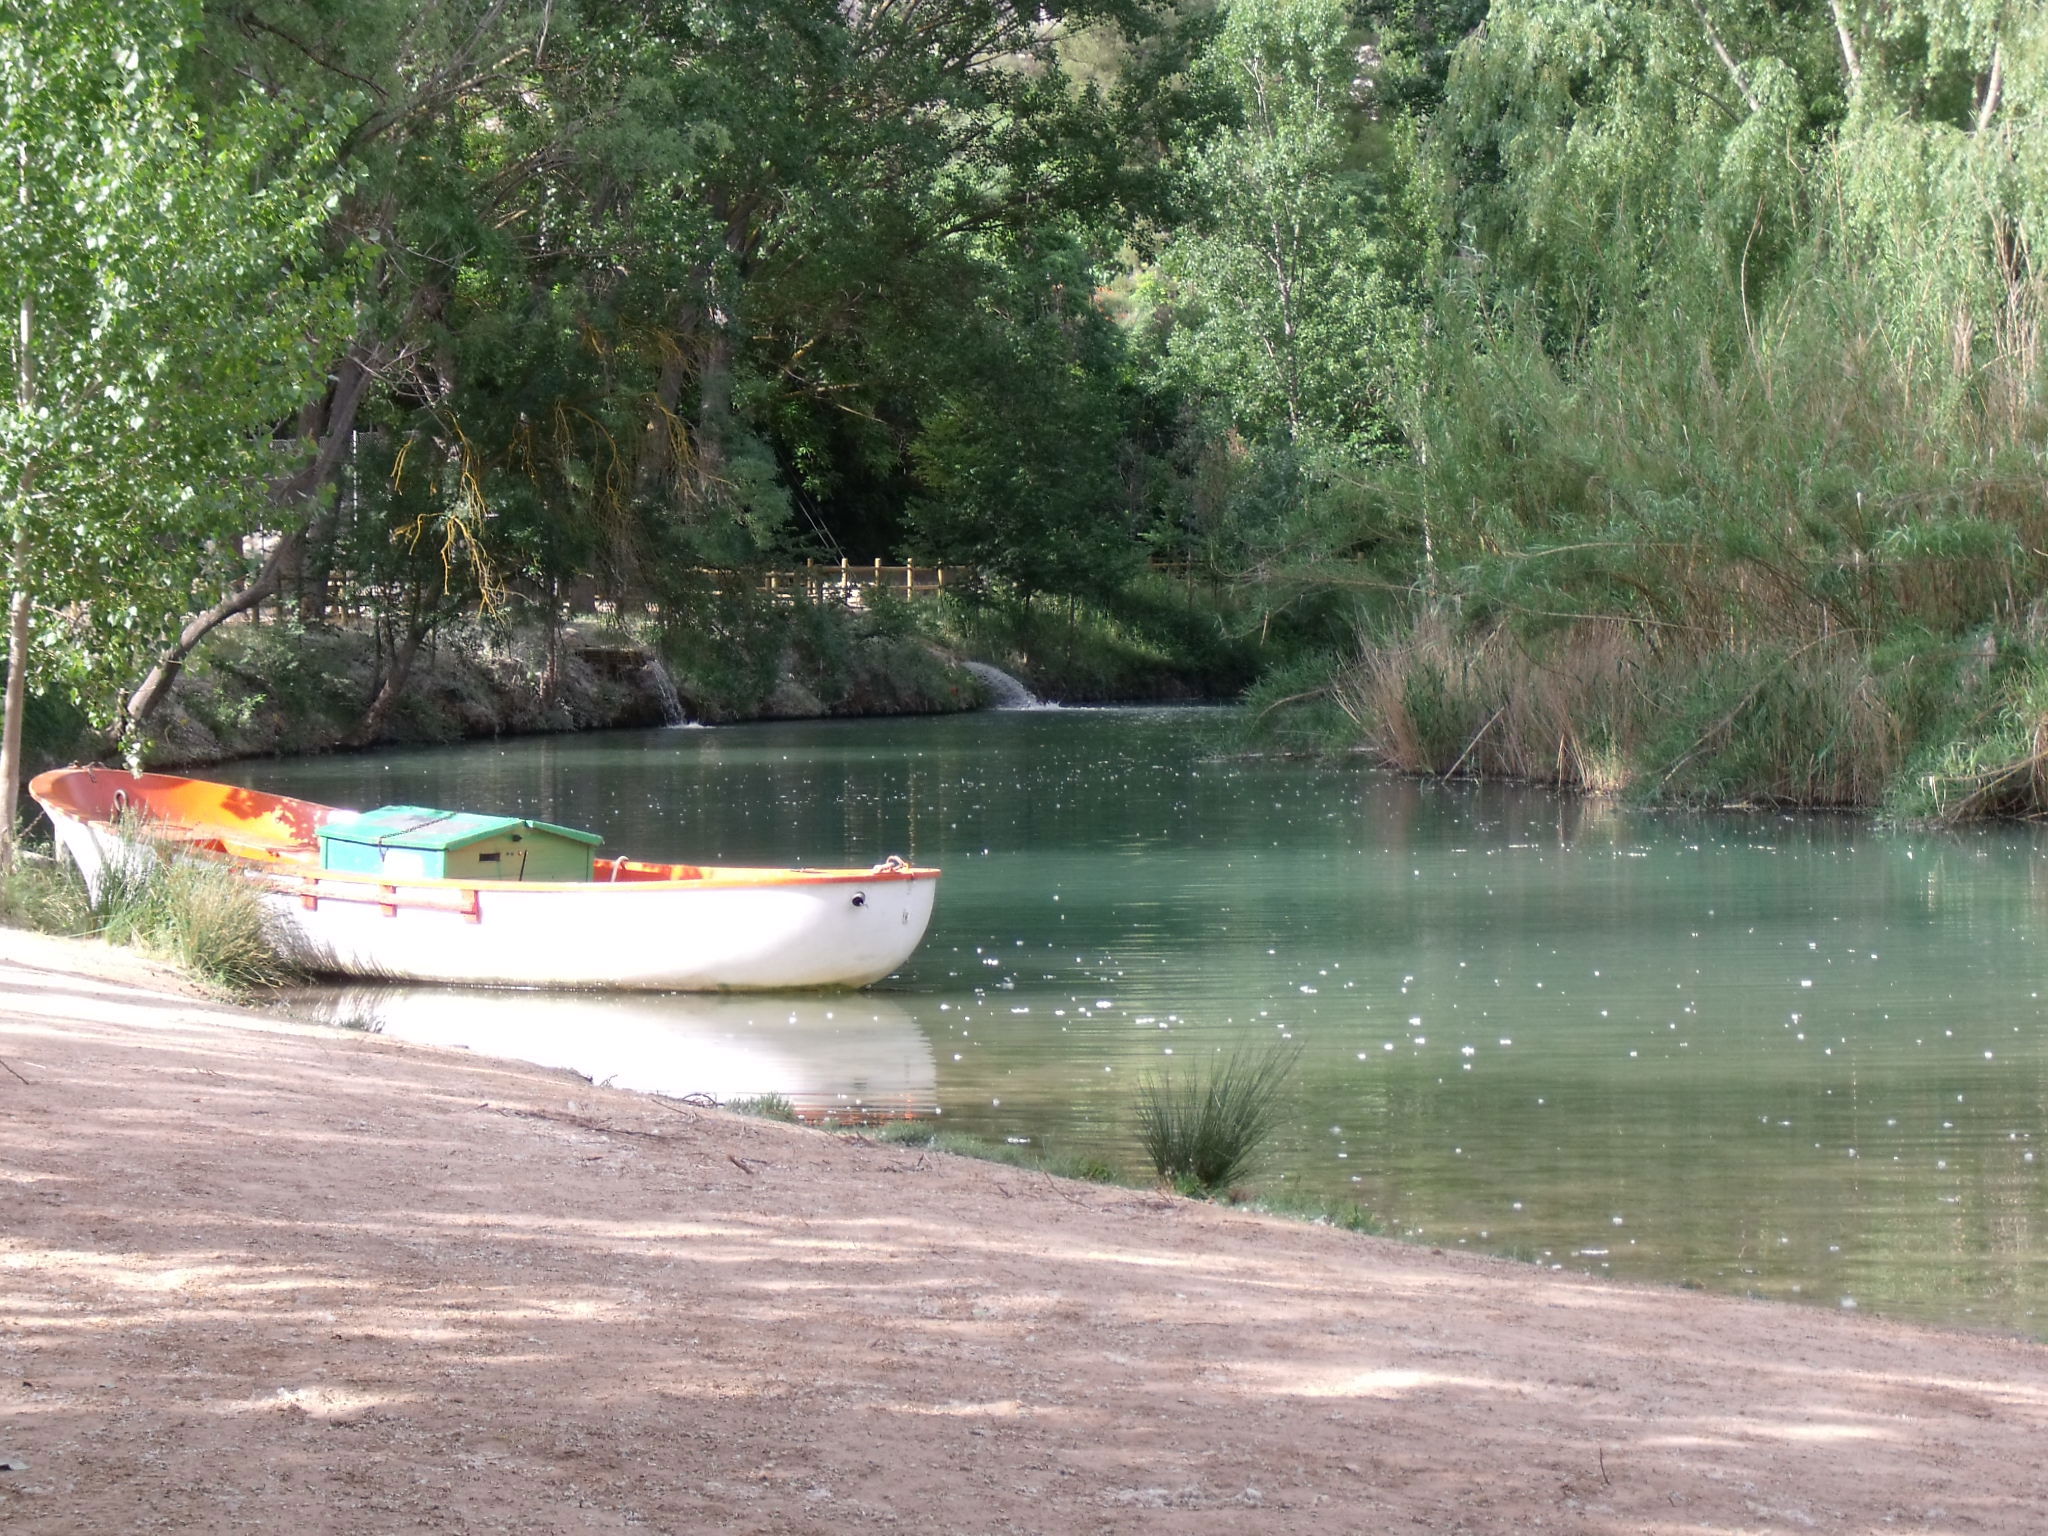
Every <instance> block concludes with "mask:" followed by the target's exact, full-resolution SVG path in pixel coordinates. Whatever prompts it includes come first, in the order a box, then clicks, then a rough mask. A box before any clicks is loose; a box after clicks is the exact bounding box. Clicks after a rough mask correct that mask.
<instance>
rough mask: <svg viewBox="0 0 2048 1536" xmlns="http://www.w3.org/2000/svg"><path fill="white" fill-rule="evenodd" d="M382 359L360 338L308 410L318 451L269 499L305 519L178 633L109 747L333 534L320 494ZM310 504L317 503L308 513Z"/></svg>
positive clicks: (309, 432) (134, 696)
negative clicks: (211, 639) (216, 636)
mask: <svg viewBox="0 0 2048 1536" xmlns="http://www.w3.org/2000/svg"><path fill="white" fill-rule="evenodd" d="M378 361H379V353H378V351H377V349H376V348H375V347H374V346H372V345H371V344H370V343H368V342H358V343H357V344H356V345H355V346H354V347H351V348H350V349H349V352H348V355H347V356H346V357H344V358H343V359H342V363H341V366H340V367H339V368H338V369H337V370H336V371H335V377H334V383H333V384H332V386H330V387H329V389H328V391H327V395H326V397H325V398H324V399H322V400H321V401H319V402H318V403H317V404H315V405H313V406H309V407H308V408H307V410H306V411H305V412H304V413H303V415H302V416H301V418H300V435H301V436H302V437H304V438H306V439H308V440H310V441H311V442H312V443H313V445H314V451H313V456H312V458H311V459H310V460H308V462H307V463H306V464H304V465H303V466H301V467H300V468H299V469H298V470H296V471H294V472H293V473H292V474H290V475H287V476H284V477H283V478H281V479H279V480H278V481H276V482H275V483H273V484H272V486H271V488H270V504H271V505H272V506H273V507H276V508H278V509H279V510H280V511H287V512H292V513H295V514H300V515H302V516H303V517H304V521H303V522H301V523H300V524H299V525H298V526H297V527H295V528H291V529H289V530H287V531H286V532H284V533H283V534H280V535H279V536H278V540H277V542H276V543H275V544H274V545H272V546H271V550H270V553H269V555H268V556H266V557H265V559H264V561H263V564H262V566H261V567H259V568H258V570H257V572H256V574H255V575H253V576H252V577H250V578H249V580H248V581H247V582H245V583H243V585H242V586H241V587H240V588H238V589H237V590H235V591H233V592H230V593H229V594H228V595H227V596H225V597H223V598H222V599H221V600H220V601H219V602H217V603H215V604H214V605H213V606H212V607H211V608H208V609H206V610H205V611H204V612H201V613H196V614H194V615H193V616H192V617H191V618H190V619H188V620H187V621H186V622H185V627H184V628H183V629H181V630H180V631H179V632H178V638H177V639H175V640H173V641H172V642H171V643H170V644H169V645H167V646H165V647H164V649H163V650H162V651H161V652H160V653H159V654H158V656H157V659H156V664H155V665H154V666H152V667H151V668H150V669H149V675H148V676H146V677H145V678H143V680H142V682H141V684H140V686H138V687H137V688H136V690H135V691H134V692H133V693H131V694H130V695H129V696H128V702H127V705H126V707H125V708H124V709H123V710H122V711H121V713H120V715H119V716H118V717H116V719H115V721H114V726H113V729H112V730H111V731H110V732H108V735H107V741H106V744H107V746H108V747H109V748H110V749H111V748H114V747H117V746H119V745H120V742H121V738H122V737H123V736H124V735H126V734H127V733H128V732H129V731H131V730H139V729H141V728H142V727H143V726H145V725H147V724H148V723H149V720H150V718H151V717H152V716H153V715H154V714H155V713H156V712H157V710H158V708H159V707H161V706H162V704H163V702H164V699H165V698H166V697H167V696H168V695H169V694H170V691H171V688H172V685H174V684H175V683H176V682H177V680H178V674H179V673H180V672H182V671H183V670H184V668H185V658H186V657H188V656H190V655H191V654H192V651H193V649H194V647H196V646H197V645H198V644H199V642H200V641H202V640H204V639H205V638H206V637H207V636H208V635H210V634H212V633H213V632H214V630H216V629H218V628H219V627H220V626H221V625H222V624H225V623H226V622H227V621H228V620H229V619H232V618H233V617H234V616H235V615H236V614H238V613H247V612H249V611H250V610H251V609H253V608H255V607H256V606H257V605H258V604H259V603H262V602H264V601H265V600H266V599H268V598H272V597H276V596H277V595H278V593H279V590H280V588H282V586H283V585H284V580H285V577H286V575H287V574H288V573H290V572H293V571H295V570H297V569H298V568H299V566H300V563H301V561H302V559H303V556H304V554H305V550H306V547H307V546H308V545H309V544H315V543H318V542H319V541H320V540H321V539H323V538H325V537H326V534H327V529H328V527H329V525H330V524H331V523H332V522H333V521H334V508H333V507H331V506H328V507H321V506H319V504H318V498H319V497H320V495H321V493H322V492H323V491H324V490H325V489H326V487H327V485H328V484H329V482H331V481H332V480H333V478H334V474H335V471H336V470H337V469H338V468H339V467H340V465H341V459H342V455H343V453H344V452H345V451H346V449H347V447H348V443H349V440H350V436H351V434H352V433H353V432H354V430H355V423H356V413H357V411H358V410H359V409H360V408H361V406H362V401H363V395H364V393H365V392H366V391H367V390H368V388H369V384H370V381H371V379H372V378H373V377H375V374H376V369H377V365H378ZM308 507H311V508H312V509H313V510H312V511H311V512H307V511H306V509H307V508H308Z"/></svg>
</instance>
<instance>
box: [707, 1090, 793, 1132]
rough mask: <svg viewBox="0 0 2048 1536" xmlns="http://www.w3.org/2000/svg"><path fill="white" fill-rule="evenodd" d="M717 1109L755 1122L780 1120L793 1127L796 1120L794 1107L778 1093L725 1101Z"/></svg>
mask: <svg viewBox="0 0 2048 1536" xmlns="http://www.w3.org/2000/svg"><path fill="white" fill-rule="evenodd" d="M719 1107H720V1108H722V1109H729V1110H731V1111H732V1112H733V1113H734V1114H736V1115H751V1116H753V1117H754V1118H755V1119H756V1120H780V1121H782V1122H784V1123H785V1124H792V1125H793V1124H795V1122H796V1118H797V1114H796V1106H795V1105H794V1104H792V1103H790V1101H789V1100H788V1099H786V1098H784V1097H783V1096H782V1095H781V1094H779V1093H756V1094H749V1095H748V1096H746V1097H744V1098H738V1099H727V1100H726V1101H725V1103H724V1104H722V1105H721V1106H719Z"/></svg>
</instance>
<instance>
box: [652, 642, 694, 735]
mask: <svg viewBox="0 0 2048 1536" xmlns="http://www.w3.org/2000/svg"><path fill="white" fill-rule="evenodd" d="M647 680H648V681H649V682H650V683H652V684H653V685H654V696H655V697H656V698H657V699H659V700H660V701H661V723H662V724H663V725H688V724H689V723H690V716H689V713H688V711H686V710H685V709H684V708H683V697H682V695H681V694H679V693H677V692H676V680H675V679H674V678H672V677H670V676H669V675H668V668H667V667H665V666H663V665H662V661H661V658H660V657H659V656H657V655H656V654H655V653H654V652H652V651H649V652H648V653H647Z"/></svg>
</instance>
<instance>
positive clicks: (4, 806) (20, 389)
mask: <svg viewBox="0 0 2048 1536" xmlns="http://www.w3.org/2000/svg"><path fill="white" fill-rule="evenodd" d="M22 153H23V155H24V156H26V154H27V151H26V150H24V151H23V152H22ZM25 164H26V161H25V160H24V165H25ZM21 202H22V206H23V207H24V208H25V207H27V206H28V183H27V181H26V179H24V180H23V182H22V191H21ZM35 340H36V299H35V295H34V294H33V293H24V294H22V296H21V320H20V329H19V330H18V331H17V332H16V334H15V345H16V346H17V347H19V348H20V349H21V350H20V351H19V352H18V353H17V354H16V355H15V359H14V374H15V379H14V395H15V401H14V403H15V405H16V407H17V408H18V409H19V410H20V411H21V413H22V415H23V416H25V417H31V418H32V417H33V416H34V414H35V407H36V354H35ZM35 488H36V471H35V465H34V463H33V462H31V463H28V464H24V465H23V466H22V469H21V478H20V480H19V481H18V482H17V484H16V486H15V494H16V495H17V496H18V497H19V500H18V502H17V503H16V509H15V516H16V517H17V518H18V519H19V521H18V522H16V524H15V525H14V548H13V551H12V553H11V555H10V557H9V560H8V570H7V578H8V581H7V584H8V588H9V592H10V596H9V597H8V600H7V693H6V699H5V702H4V703H0V874H6V873H8V872H9V871H11V870H12V869H13V868H14V845H15V840H16V838H17V837H18V836H19V835H20V834H19V827H20V823H21V757H22V741H21V737H22V732H23V729H24V727H25V723H26V721H27V719H28V642H29V615H30V611H31V608H32V607H33V604H34V592H33V589H32V588H31V587H30V584H29V568H28V567H29V554H30V552H31V550H30V543H29V531H28V526H29V525H28V512H29V502H30V500H31V498H33V496H34V495H35Z"/></svg>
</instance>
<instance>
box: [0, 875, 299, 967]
mask: <svg viewBox="0 0 2048 1536" xmlns="http://www.w3.org/2000/svg"><path fill="white" fill-rule="evenodd" d="M0 921H4V922H6V923H8V924H9V925H11V926H13V927H18V928H32V929H34V930H36V931H37V932H40V933H53V934H58V935H61V936H63V937H66V938H102V939H105V940H106V941H107V942H108V943H111V944H125V945H128V946H130V947H132V948H135V949H139V950H141V951H142V952H143V953H144V954H147V955H150V956H152V957H154V958H155V959H158V960H164V961H168V962H169V963H170V964H172V965H175V966H177V967H178V968H179V969H180V970H182V971H184V972H185V973H186V974H188V975H190V976H192V977H194V978H196V979H197V980H199V981H201V982H203V983H205V984H206V985H208V986H210V987H212V988H213V989H215V990H216V991H219V992H222V993H225V994H227V995H229V996H245V995H247V994H249V993H251V992H256V991H260V990H263V989H266V988H270V987H277V986H283V985H284V984H286V983H288V982H291V981H296V980H298V979H299V973H298V971H297V969H296V968H295V967H294V966H292V965H291V963H290V962H289V961H287V960H286V959H285V958H284V956H283V955H282V954H281V953H280V952H279V949H278V946H277V943H276V940H275V937H274V934H273V931H272V927H271V919H270V916H269V914H268V913H266V912H265V911H264V909H263V902H262V898H261V897H260V896H258V895H257V893H256V891H255V890H254V889H252V888H251V887H250V886H249V885H248V884H247V883H246V882H245V881H243V880H242V878H241V877H240V876H239V875H237V874H236V873H235V872H234V870H232V869H231V868H229V867H228V866H226V865H222V864H208V863H204V862H200V861H196V860H191V859H165V858H154V859H146V860H136V861H134V862H132V863H129V864H110V865H109V866H108V868H107V870H106V872H105V874H104V875H103V876H102V878H101V882H100V891H99V899H98V900H97V901H95V900H93V899H91V898H90V897H89V896H88V895H87V892H86V888H85V882H84V881H83V880H82V879H81V878H80V877H79V875H78V872H77V870H76V869H75V868H73V867H72V866H71V865H70V864H69V863H65V862H60V861H58V860H55V859H48V858H41V857H35V856H28V857H24V858H22V859H20V860H18V861H17V863H16V866H15V868H14V870H13V871H12V872H11V873H10V874H9V875H8V876H7V877H6V878H5V880H0Z"/></svg>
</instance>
